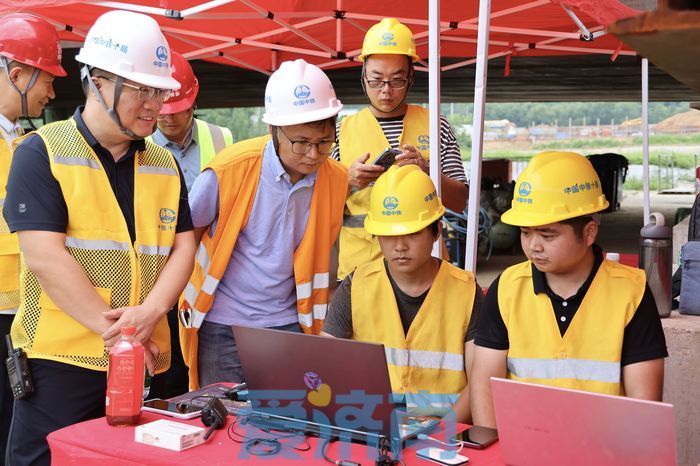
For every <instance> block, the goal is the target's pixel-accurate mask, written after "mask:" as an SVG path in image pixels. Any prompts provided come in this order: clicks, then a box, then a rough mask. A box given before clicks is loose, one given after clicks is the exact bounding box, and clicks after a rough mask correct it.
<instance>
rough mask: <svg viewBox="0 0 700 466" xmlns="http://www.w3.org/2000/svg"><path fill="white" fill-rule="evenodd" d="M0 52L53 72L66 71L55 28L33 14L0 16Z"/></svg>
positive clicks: (26, 63) (64, 73)
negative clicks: (62, 63)
mask: <svg viewBox="0 0 700 466" xmlns="http://www.w3.org/2000/svg"><path fill="white" fill-rule="evenodd" d="M0 55H3V56H5V57H7V58H8V59H10V60H14V61H17V62H19V63H23V64H25V65H29V66H33V67H35V68H39V69H40V70H43V71H46V72H47V73H51V74H52V75H54V76H65V75H66V70H64V69H63V67H62V66H61V44H60V42H59V38H58V33H57V32H56V28H54V27H53V26H52V25H51V24H50V23H49V22H48V21H46V20H44V19H41V18H37V17H36V16H32V15H28V14H25V13H13V14H10V15H6V16H3V17H2V18H0Z"/></svg>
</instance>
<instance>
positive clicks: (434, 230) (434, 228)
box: [428, 219, 442, 236]
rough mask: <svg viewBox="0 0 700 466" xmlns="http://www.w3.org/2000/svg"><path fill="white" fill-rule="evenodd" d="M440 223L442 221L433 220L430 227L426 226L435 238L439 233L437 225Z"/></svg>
mask: <svg viewBox="0 0 700 466" xmlns="http://www.w3.org/2000/svg"><path fill="white" fill-rule="evenodd" d="M441 221H442V220H440V219H437V220H435V221H434V222H433V223H431V224H430V225H428V228H430V233H432V234H433V236H437V234H438V232H439V231H440V225H439V223H440V222H441Z"/></svg>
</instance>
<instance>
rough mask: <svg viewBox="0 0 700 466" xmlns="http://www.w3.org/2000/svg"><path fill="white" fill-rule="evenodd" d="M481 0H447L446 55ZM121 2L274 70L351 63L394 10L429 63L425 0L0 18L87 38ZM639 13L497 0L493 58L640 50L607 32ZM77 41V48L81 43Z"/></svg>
mask: <svg viewBox="0 0 700 466" xmlns="http://www.w3.org/2000/svg"><path fill="white" fill-rule="evenodd" d="M478 7H479V5H478V2H475V1H465V2H458V1H455V2H443V5H442V8H441V14H440V30H441V56H442V57H462V58H465V60H462V61H459V62H457V63H451V64H449V65H443V67H442V71H448V70H450V69H453V68H456V67H460V66H467V65H470V64H473V63H474V57H475V56H476V42H477V38H476V35H477V28H478V24H477V23H478ZM113 8H121V9H131V10H135V11H142V12H145V13H148V14H151V15H153V16H154V17H156V19H157V20H158V21H159V23H160V24H161V26H162V28H163V31H164V32H165V34H166V36H167V38H168V41H169V42H170V44H171V46H172V47H173V48H174V49H176V50H178V51H180V52H182V53H184V54H185V56H186V57H187V58H190V59H194V58H201V59H205V60H210V61H215V62H219V63H223V64H229V65H234V66H239V67H242V68H247V69H252V70H257V71H259V72H262V73H267V74H269V73H270V72H271V71H273V70H274V69H275V68H276V66H277V64H279V63H280V62H282V61H284V60H288V59H293V58H298V57H303V58H305V59H306V60H307V61H309V62H313V63H315V64H317V65H319V66H321V67H322V68H334V67H343V66H352V64H353V62H354V61H355V60H354V58H355V57H356V55H357V54H358V53H359V51H360V47H361V44H362V38H363V36H364V33H365V31H366V30H367V29H368V28H369V27H370V26H371V25H372V24H373V23H375V22H377V21H379V20H380V19H382V18H384V17H386V16H396V17H398V18H399V19H400V20H401V21H402V22H404V23H406V24H408V25H409V26H410V27H411V29H412V30H413V31H414V33H415V35H416V41H417V44H418V53H419V55H420V56H421V57H422V58H423V61H422V66H419V69H421V68H422V69H423V70H426V69H427V61H428V58H429V57H428V56H429V53H428V2H424V1H414V2H408V1H405V0H386V1H383V2H356V1H350V0H335V1H333V0H214V1H210V2H204V3H201V4H198V5H195V4H194V2H193V1H192V0H143V1H140V2H138V4H136V3H127V2H95V1H80V0H24V1H17V0H9V1H4V2H2V3H1V4H0V15H2V14H6V13H9V12H14V11H25V12H31V13H34V14H37V15H40V16H42V17H44V18H46V19H48V20H50V21H52V22H53V23H54V24H55V25H56V27H57V28H58V29H59V30H61V33H60V34H61V38H62V39H63V40H65V41H66V42H67V43H68V44H70V43H75V42H82V40H83V37H84V35H85V34H86V32H87V30H88V29H89V27H90V25H91V24H92V23H93V21H94V20H95V18H96V17H97V16H98V15H99V14H101V13H103V12H104V11H107V10H108V9H113ZM637 13H639V12H638V11H636V10H633V9H631V8H628V7H626V6H624V5H623V4H622V3H620V2H619V1H618V0H534V1H527V0H499V1H494V3H493V8H492V12H491V38H490V40H489V49H488V51H489V58H494V57H498V56H508V55H513V54H517V55H571V54H581V53H597V54H606V55H610V56H611V58H613V59H614V58H615V57H616V56H617V55H618V54H628V55H634V54H635V52H633V51H631V50H630V49H628V48H626V47H624V46H623V45H622V44H621V43H620V41H619V40H618V39H617V38H615V37H613V36H609V35H606V34H605V33H604V27H605V25H607V24H609V23H610V22H612V21H615V20H617V19H620V18H623V17H628V16H632V15H635V14H637ZM75 45H77V44H75Z"/></svg>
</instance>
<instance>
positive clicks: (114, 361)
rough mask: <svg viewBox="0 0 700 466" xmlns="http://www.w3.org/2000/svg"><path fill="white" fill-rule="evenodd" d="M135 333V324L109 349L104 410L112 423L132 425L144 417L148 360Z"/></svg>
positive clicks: (124, 329) (125, 330)
mask: <svg viewBox="0 0 700 466" xmlns="http://www.w3.org/2000/svg"><path fill="white" fill-rule="evenodd" d="M135 333H136V328H135V327H123V328H122V329H121V340H120V341H119V342H118V343H117V344H116V345H114V346H113V347H112V350H111V351H110V352H109V371H108V374H107V396H106V399H105V413H106V416H107V423H108V424H109V425H112V426H133V425H135V424H137V423H138V421H139V418H140V417H141V403H142V401H143V383H144V371H145V361H144V355H143V346H141V343H139V342H138V341H136V340H134V334H135Z"/></svg>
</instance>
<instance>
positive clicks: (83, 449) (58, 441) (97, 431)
mask: <svg viewBox="0 0 700 466" xmlns="http://www.w3.org/2000/svg"><path fill="white" fill-rule="evenodd" d="M157 419H171V418H167V417H165V416H161V415H159V414H156V413H148V412H144V413H143V415H142V417H141V423H142V424H145V423H148V422H151V421H155V420H157ZM232 420H233V418H232V417H229V419H228V422H229V423H230V422H232ZM176 421H178V422H187V423H190V424H193V425H201V424H200V421H199V419H192V420H189V421H181V420H177V419H176ZM435 435H436V436H439V434H435ZM308 441H309V444H310V445H311V449H310V450H309V451H306V452H297V451H291V449H289V448H288V447H283V451H281V452H280V453H278V454H277V455H275V456H253V457H251V456H249V455H248V454H247V453H246V452H245V449H244V448H242V447H241V444H238V443H235V442H233V441H232V440H231V439H229V437H228V435H227V433H226V429H221V430H217V431H216V432H215V433H214V434H213V435H212V436H211V437H210V438H209V440H208V441H207V443H206V444H204V445H199V446H197V447H194V448H191V449H189V450H185V451H182V452H177V451H171V450H166V449H164V448H158V447H153V446H150V445H143V444H141V443H136V442H134V428H133V427H111V426H109V425H108V424H107V421H105V419H104V418H100V419H93V420H92V421H86V422H81V423H80V424H74V425H72V426H69V427H66V428H64V429H61V430H57V431H56V432H53V433H51V434H50V435H49V436H48V442H49V446H50V447H51V458H52V461H51V464H52V465H54V466H64V465H80V466H83V465H86V464H95V465H97V464H99V465H101V466H116V465H124V466H129V465H149V466H157V465H187V466H192V465H207V466H215V465H219V464H232V463H236V462H239V461H242V462H244V463H245V464H265V465H289V464H295V463H296V464H300V465H302V464H303V465H307V464H316V465H329V464H330V463H328V462H326V461H325V460H324V459H323V457H322V456H321V450H320V447H321V443H320V442H319V439H318V438H315V437H309V439H308ZM428 446H430V447H436V446H439V445H437V444H435V443H433V442H424V441H420V440H416V441H411V442H409V445H408V446H407V448H406V449H405V450H404V456H403V460H404V462H405V464H407V465H411V464H415V465H426V466H427V465H429V464H434V463H429V462H428V461H427V460H423V459H420V458H417V457H416V453H415V452H416V450H418V449H420V448H424V447H428ZM341 448H342V449H343V451H347V450H346V449H350V451H351V459H352V460H353V461H357V462H359V463H360V464H362V465H374V457H373V455H371V454H370V451H369V449H368V448H367V447H366V446H364V445H360V444H341V443H339V442H336V443H333V444H332V445H331V446H330V447H329V448H328V455H329V456H330V457H331V458H337V457H338V456H339V452H340V449H341ZM460 454H462V455H464V456H468V457H469V458H470V461H469V466H496V465H498V466H501V465H502V464H503V463H502V462H501V455H500V449H499V444H498V442H496V443H495V444H494V445H491V446H490V447H489V448H487V449H486V450H472V449H468V448H465V449H463V450H462V451H461V452H460Z"/></svg>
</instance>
